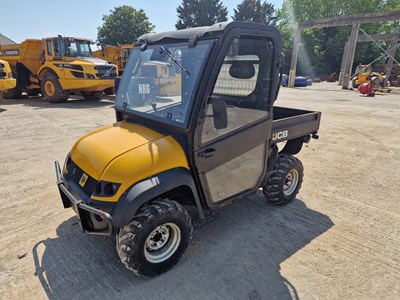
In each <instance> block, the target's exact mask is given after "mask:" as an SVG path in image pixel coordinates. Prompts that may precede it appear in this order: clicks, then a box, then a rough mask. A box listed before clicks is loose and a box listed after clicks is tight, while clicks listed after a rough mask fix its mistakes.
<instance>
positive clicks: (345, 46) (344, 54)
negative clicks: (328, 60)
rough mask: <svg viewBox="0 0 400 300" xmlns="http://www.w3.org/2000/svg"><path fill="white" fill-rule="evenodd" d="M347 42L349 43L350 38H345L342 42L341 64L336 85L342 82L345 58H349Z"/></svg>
mask: <svg viewBox="0 0 400 300" xmlns="http://www.w3.org/2000/svg"><path fill="white" fill-rule="evenodd" d="M349 44H350V39H349V40H347V42H346V43H345V44H344V50H343V57H342V64H341V66H340V73H339V83H338V85H342V84H343V76H344V70H345V66H346V65H347V64H346V63H347V60H348V58H349Z"/></svg>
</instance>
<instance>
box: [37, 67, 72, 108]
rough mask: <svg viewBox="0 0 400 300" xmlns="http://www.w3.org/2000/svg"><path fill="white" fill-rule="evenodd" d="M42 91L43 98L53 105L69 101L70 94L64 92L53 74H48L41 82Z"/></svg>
mask: <svg viewBox="0 0 400 300" xmlns="http://www.w3.org/2000/svg"><path fill="white" fill-rule="evenodd" d="M40 90H41V94H42V95H43V98H45V99H46V100H47V101H49V102H51V103H63V102H67V101H68V97H69V93H68V92H66V91H64V90H63V88H62V86H61V84H60V82H59V81H58V78H57V76H56V75H54V74H53V73H47V74H46V75H44V78H43V79H42V80H41V82H40Z"/></svg>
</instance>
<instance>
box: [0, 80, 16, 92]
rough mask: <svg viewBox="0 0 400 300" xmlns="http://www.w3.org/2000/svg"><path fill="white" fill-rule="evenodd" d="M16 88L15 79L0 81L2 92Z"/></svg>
mask: <svg viewBox="0 0 400 300" xmlns="http://www.w3.org/2000/svg"><path fill="white" fill-rule="evenodd" d="M15 86H16V80H15V78H8V79H0V91H3V90H9V89H13V88H15Z"/></svg>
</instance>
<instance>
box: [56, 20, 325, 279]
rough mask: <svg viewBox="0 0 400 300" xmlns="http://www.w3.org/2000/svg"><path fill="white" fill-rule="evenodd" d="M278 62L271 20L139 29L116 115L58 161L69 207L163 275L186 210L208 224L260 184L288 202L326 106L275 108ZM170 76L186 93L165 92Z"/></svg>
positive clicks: (186, 225) (146, 270)
mask: <svg viewBox="0 0 400 300" xmlns="http://www.w3.org/2000/svg"><path fill="white" fill-rule="evenodd" d="M159 65H162V66H164V65H167V66H168V67H169V68H170V72H168V73H167V74H168V75H169V76H170V78H165V76H166V74H162V73H161V74H160V73H159V72H156V70H157V66H159ZM280 66H281V37H280V34H279V32H278V31H277V30H276V29H275V28H273V27H269V26H265V25H258V24H253V23H242V22H231V23H229V22H226V23H219V24H215V25H213V26H210V27H200V28H192V29H185V30H180V31H176V32H166V33H153V34H145V35H143V36H141V37H140V39H139V40H138V42H137V44H136V45H135V47H134V48H133V50H132V53H131V56H130V58H129V61H128V64H127V66H126V68H125V71H124V74H123V76H122V79H121V82H120V86H119V89H118V93H117V97H116V101H115V110H116V119H117V122H116V123H114V124H112V125H109V126H106V127H104V128H101V129H98V130H96V131H93V132H91V133H89V134H87V135H85V136H83V137H82V138H80V139H79V140H78V141H77V142H76V143H75V145H74V146H73V148H72V149H71V152H70V154H69V155H68V156H67V159H66V161H65V164H64V166H63V168H62V169H61V168H60V165H59V163H58V162H55V167H56V174H57V184H58V187H59V190H60V193H61V199H62V202H63V205H64V207H65V208H68V207H72V208H73V209H74V210H75V212H76V214H77V215H78V218H79V220H80V224H81V228H82V230H83V231H84V232H87V233H89V234H102V235H113V234H116V247H117V252H118V255H119V257H120V259H121V261H122V263H123V264H124V265H125V266H126V267H127V268H128V269H130V270H132V271H134V272H135V273H136V274H141V275H144V276H154V275H157V274H160V273H162V272H164V271H166V270H168V269H170V268H171V267H172V266H173V265H175V264H176V263H177V261H178V259H179V257H180V256H181V255H182V253H183V252H184V251H185V249H186V248H187V246H188V244H189V240H190V238H191V236H192V228H193V227H192V226H193V225H192V221H191V217H190V215H189V214H188V212H187V210H186V209H185V207H186V208H187V207H188V206H193V207H195V208H196V210H197V212H198V218H199V219H196V221H201V220H204V218H205V215H208V213H209V212H210V211H211V210H215V209H218V208H221V207H223V206H226V205H227V204H229V203H232V202H233V201H235V200H237V199H238V198H243V197H244V196H248V195H250V194H252V193H255V192H256V191H257V190H259V189H262V191H263V193H264V195H265V196H266V198H267V199H268V200H269V201H271V202H273V203H276V204H286V203H289V202H290V201H292V200H293V199H294V197H295V196H296V194H297V193H298V191H299V189H300V186H301V183H302V180H303V166H302V164H301V162H300V161H299V160H298V159H297V158H295V157H294V156H293V155H294V154H297V153H298V152H299V151H300V149H301V148H302V145H303V143H305V142H308V141H309V140H310V138H311V137H315V138H316V137H317V135H316V134H317V130H318V129H319V123H320V113H319V112H312V111H305V110H298V109H291V108H282V107H274V106H273V104H274V101H275V100H276V98H277V95H278V91H279V83H280V79H279V73H280ZM167 79H168V85H175V86H176V87H179V93H176V88H174V89H171V90H170V91H169V90H166V89H164V84H165V83H166V82H167V81H166V80H167ZM279 142H286V144H285V145H284V147H281V150H280V151H279V150H278V146H277V144H278V143H279ZM192 215H194V214H193V213H192ZM200 223H201V222H200ZM196 224H197V222H196Z"/></svg>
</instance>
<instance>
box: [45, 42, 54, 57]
mask: <svg viewBox="0 0 400 300" xmlns="http://www.w3.org/2000/svg"><path fill="white" fill-rule="evenodd" d="M46 44H47V54H48V55H49V56H53V41H52V40H48V41H46Z"/></svg>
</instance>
